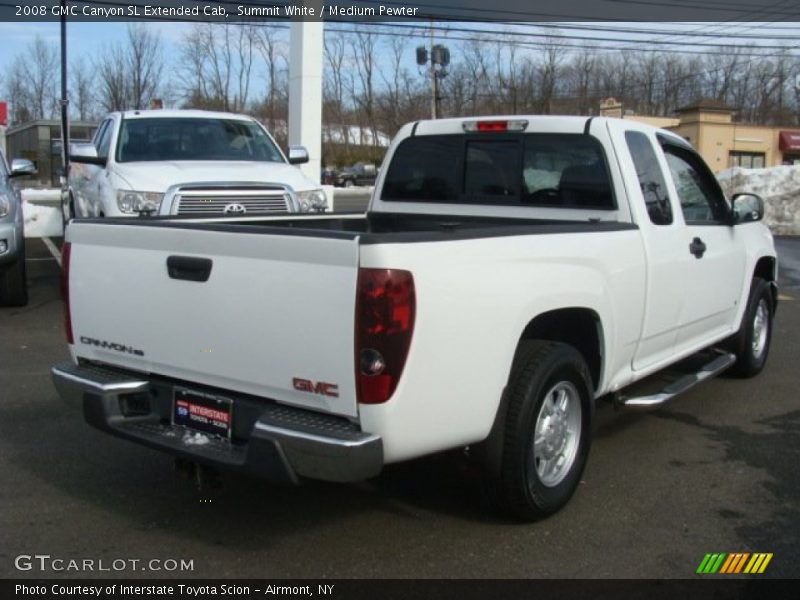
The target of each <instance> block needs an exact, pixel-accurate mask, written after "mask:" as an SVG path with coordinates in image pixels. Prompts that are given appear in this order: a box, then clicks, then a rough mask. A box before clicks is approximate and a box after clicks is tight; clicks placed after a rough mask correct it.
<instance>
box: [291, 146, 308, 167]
mask: <svg viewBox="0 0 800 600" xmlns="http://www.w3.org/2000/svg"><path fill="white" fill-rule="evenodd" d="M307 162H308V150H306V148H305V146H289V164H290V165H302V164H303V163H307Z"/></svg>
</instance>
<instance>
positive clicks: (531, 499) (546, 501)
mask: <svg viewBox="0 0 800 600" xmlns="http://www.w3.org/2000/svg"><path fill="white" fill-rule="evenodd" d="M591 389H592V387H591V379H590V376H589V371H588V368H587V367H586V363H585V361H584V360H583V357H582V356H581V355H580V354H579V353H578V351H577V350H575V349H574V348H572V347H571V346H568V345H566V344H560V343H556V342H546V341H533V342H525V343H524V345H523V346H521V347H520V350H519V352H518V358H517V359H516V361H515V367H514V371H513V373H512V374H511V378H510V380H509V386H508V393H509V397H508V409H507V413H506V422H505V429H504V434H503V435H504V437H503V455H502V461H501V469H500V474H499V476H498V477H496V478H493V479H491V480H490V481H488V482H487V487H488V489H487V492H488V497H489V498H490V499H491V500H492V501H493V503H494V504H495V505H496V506H497V507H498V508H501V509H503V510H504V511H506V512H509V513H511V514H512V515H515V516H516V517H519V518H521V519H524V520H535V519H539V518H542V517H545V516H548V515H551V514H553V513H555V512H556V511H558V510H559V509H560V508H561V507H563V506H564V505H565V504H566V503H567V501H569V499H570V498H571V497H572V494H573V493H574V492H575V489H576V487H577V486H578V483H579V481H580V477H581V473H582V472H583V468H584V466H585V465H586V460H587V457H588V455H589V446H590V442H591V431H590V427H589V421H590V419H589V415H590V407H591V400H592V396H591Z"/></svg>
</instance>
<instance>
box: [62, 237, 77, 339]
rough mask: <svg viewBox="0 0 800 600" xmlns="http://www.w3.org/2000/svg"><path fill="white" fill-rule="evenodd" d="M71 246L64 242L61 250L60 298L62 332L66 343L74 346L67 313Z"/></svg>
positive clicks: (70, 318)
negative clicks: (65, 335) (62, 317)
mask: <svg viewBox="0 0 800 600" xmlns="http://www.w3.org/2000/svg"><path fill="white" fill-rule="evenodd" d="M71 250H72V244H70V243H69V242H66V243H65V244H64V246H63V247H62V248H61V296H62V297H63V298H64V331H65V332H66V334H67V343H68V344H74V343H75V340H74V338H73V337H72V317H71V316H70V311H69V257H70V254H71Z"/></svg>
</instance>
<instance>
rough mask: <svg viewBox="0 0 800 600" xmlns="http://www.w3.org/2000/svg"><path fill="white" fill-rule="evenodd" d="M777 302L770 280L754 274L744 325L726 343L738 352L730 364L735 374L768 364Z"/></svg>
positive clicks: (752, 372) (751, 372)
mask: <svg viewBox="0 0 800 600" xmlns="http://www.w3.org/2000/svg"><path fill="white" fill-rule="evenodd" d="M774 306H775V304H774V298H773V297H772V289H771V287H770V285H769V283H768V282H767V281H765V280H763V279H761V278H760V277H754V278H753V282H752V284H751V285H750V296H749V298H748V300H747V308H746V309H745V311H744V316H743V317H742V325H741V327H740V328H739V332H738V333H737V334H736V335H735V336H733V338H731V339H730V341H729V342H728V344H727V347H728V349H729V350H730V351H731V352H733V353H734V354H735V355H736V363H734V365H733V367H731V373H732V374H733V375H737V376H739V377H754V376H756V375H758V374H759V373H760V372H761V371H762V369H763V368H764V365H765V364H767V356H768V355H769V345H770V342H771V341H772V318H773V315H774Z"/></svg>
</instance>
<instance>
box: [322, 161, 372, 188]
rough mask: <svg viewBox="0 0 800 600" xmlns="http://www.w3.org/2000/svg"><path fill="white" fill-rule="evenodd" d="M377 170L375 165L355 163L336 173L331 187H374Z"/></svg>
mask: <svg viewBox="0 0 800 600" xmlns="http://www.w3.org/2000/svg"><path fill="white" fill-rule="evenodd" d="M377 176H378V169H377V167H375V165H371V164H367V163H356V164H354V165H353V166H352V167H347V168H345V169H342V170H341V171H338V172H337V173H336V174H335V176H334V179H333V185H335V186H338V187H353V186H356V185H375V179H376V178H377Z"/></svg>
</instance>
